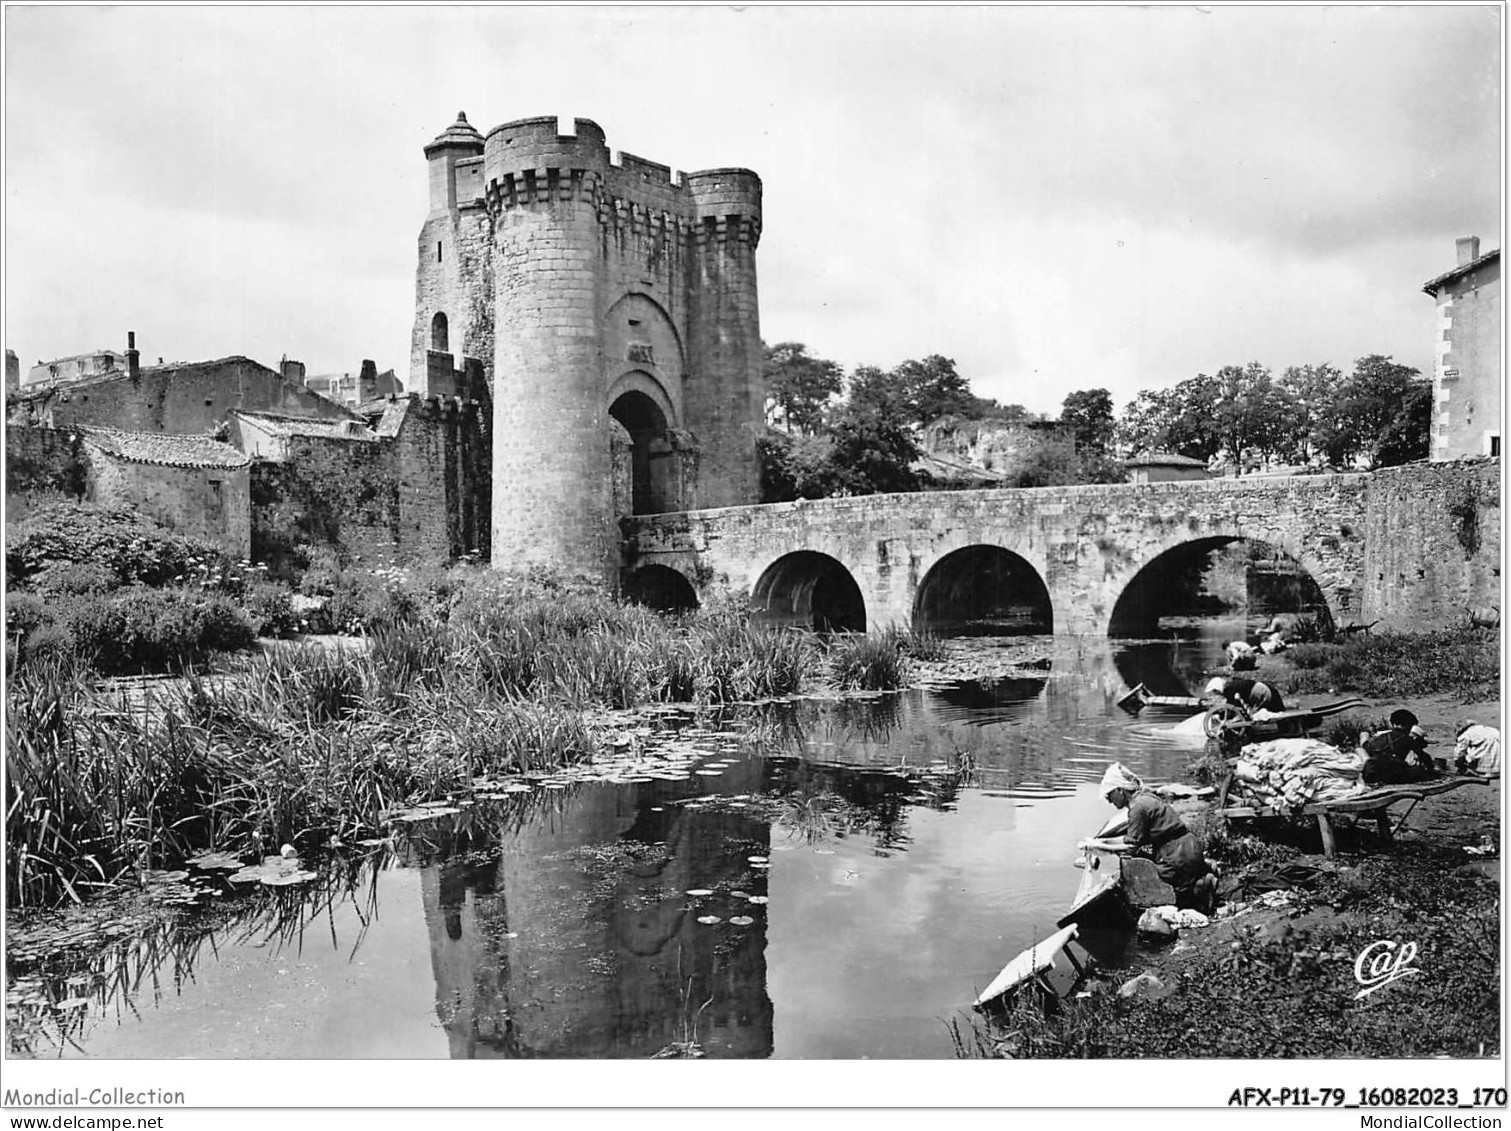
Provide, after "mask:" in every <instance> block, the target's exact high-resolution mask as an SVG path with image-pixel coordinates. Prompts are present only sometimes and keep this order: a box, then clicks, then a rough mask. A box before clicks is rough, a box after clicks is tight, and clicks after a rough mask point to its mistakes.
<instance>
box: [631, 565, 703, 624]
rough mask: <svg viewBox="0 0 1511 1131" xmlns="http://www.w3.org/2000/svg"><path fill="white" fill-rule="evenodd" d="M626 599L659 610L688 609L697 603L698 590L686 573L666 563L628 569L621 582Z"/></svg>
mask: <svg viewBox="0 0 1511 1131" xmlns="http://www.w3.org/2000/svg"><path fill="white" fill-rule="evenodd" d="M619 591H620V593H621V594H622V595H623V597H624V599H625V600H627V601H630V602H632V603H634V604H636V605H644V606H645V607H646V608H648V609H655V610H656V611H657V612H660V613H686V612H691V611H692V610H694V609H696V608H697V607H698V592H697V590H696V589H695V588H693V583H692V582H691V581H689V580H688V579H687V575H686V574H684V573H682V572H681V571H680V570H676V569H673V568H672V567H671V566H665V565H657V564H654V563H652V564H650V565H643V566H640V567H639V568H638V569H633V570H629V571H628V572H626V573H625V575H624V578H623V579H622V581H621V582H620V586H619Z"/></svg>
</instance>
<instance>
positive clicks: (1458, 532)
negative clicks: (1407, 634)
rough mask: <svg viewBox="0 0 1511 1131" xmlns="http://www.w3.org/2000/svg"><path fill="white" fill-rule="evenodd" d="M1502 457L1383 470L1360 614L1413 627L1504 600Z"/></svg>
mask: <svg viewBox="0 0 1511 1131" xmlns="http://www.w3.org/2000/svg"><path fill="white" fill-rule="evenodd" d="M1500 470H1501V468H1500V460H1488V459H1480V460H1465V461H1454V462H1444V463H1430V464H1413V465H1412V466H1410V467H1399V468H1390V469H1388V470H1385V471H1379V472H1376V473H1375V474H1374V475H1373V476H1372V477H1371V480H1370V491H1369V501H1368V509H1367V512H1366V515H1365V520H1364V538H1365V546H1366V552H1365V563H1364V568H1365V579H1364V581H1365V584H1364V602H1363V604H1364V607H1363V610H1362V612H1361V614H1360V619H1361V620H1362V621H1363V622H1365V623H1369V622H1370V621H1380V622H1382V627H1389V628H1394V629H1397V630H1400V631H1406V630H1409V629H1412V628H1415V627H1420V626H1424V625H1447V624H1453V623H1455V622H1460V621H1463V620H1464V618H1465V616H1466V610H1467V609H1471V608H1473V609H1483V608H1486V607H1488V606H1492V605H1494V606H1497V607H1498V606H1499V605H1500V603H1501V598H1500V593H1501V506H1500Z"/></svg>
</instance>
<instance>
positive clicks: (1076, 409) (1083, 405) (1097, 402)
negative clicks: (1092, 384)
mask: <svg viewBox="0 0 1511 1131" xmlns="http://www.w3.org/2000/svg"><path fill="white" fill-rule="evenodd" d="M1060 423H1062V424H1068V425H1070V427H1071V428H1072V429H1074V431H1075V438H1076V449H1077V450H1078V451H1081V452H1088V453H1095V454H1097V455H1106V454H1107V449H1108V447H1109V446H1110V445H1111V443H1112V433H1113V429H1114V427H1115V421H1114V420H1113V416H1112V395H1111V394H1110V393H1108V392H1107V390H1106V389H1083V390H1082V391H1080V392H1077V393H1071V394H1070V395H1069V396H1067V397H1066V398H1065V402H1064V404H1062V405H1061V407H1060Z"/></svg>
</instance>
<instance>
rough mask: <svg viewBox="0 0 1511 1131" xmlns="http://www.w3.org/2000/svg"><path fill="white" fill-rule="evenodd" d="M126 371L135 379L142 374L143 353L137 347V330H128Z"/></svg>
mask: <svg viewBox="0 0 1511 1131" xmlns="http://www.w3.org/2000/svg"><path fill="white" fill-rule="evenodd" d="M126 372H127V374H129V375H130V377H131V379H132V380H133V381H135V380H136V379H137V378H138V377H140V376H141V374H142V355H141V354H139V353H138V352H137V349H136V331H135V330H127V331H126Z"/></svg>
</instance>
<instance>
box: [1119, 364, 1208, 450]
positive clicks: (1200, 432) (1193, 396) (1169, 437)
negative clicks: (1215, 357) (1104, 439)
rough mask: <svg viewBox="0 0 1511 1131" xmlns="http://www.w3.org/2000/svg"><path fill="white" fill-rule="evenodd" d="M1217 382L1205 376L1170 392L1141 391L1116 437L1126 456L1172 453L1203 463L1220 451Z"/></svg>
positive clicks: (1124, 418)
mask: <svg viewBox="0 0 1511 1131" xmlns="http://www.w3.org/2000/svg"><path fill="white" fill-rule="evenodd" d="M1217 402H1218V386H1217V382H1216V381H1215V380H1214V379H1213V378H1211V377H1209V376H1207V375H1206V374H1205V373H1198V374H1197V375H1196V376H1195V377H1188V378H1187V379H1186V380H1184V381H1182V382H1180V383H1179V384H1178V385H1176V386H1174V387H1173V388H1170V389H1143V390H1140V392H1139V394H1138V396H1136V397H1135V398H1134V399H1133V401H1132V402H1131V403H1130V404H1129V405H1128V407H1127V408H1126V409H1125V410H1124V411H1123V418H1122V420H1121V421H1120V422H1119V424H1118V433H1117V434H1118V436H1119V437H1120V439H1121V442H1122V444H1123V445H1124V447H1125V448H1126V450H1127V452H1128V454H1129V455H1137V454H1139V453H1140V452H1154V451H1160V452H1174V453H1176V454H1178V455H1183V456H1190V457H1191V458H1192V459H1199V460H1202V461H1203V462H1206V461H1208V460H1210V459H1212V457H1213V456H1215V455H1216V454H1217V453H1218V452H1219V451H1221V450H1222V446H1223V437H1222V432H1221V430H1220V429H1219V427H1218V421H1217Z"/></svg>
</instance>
